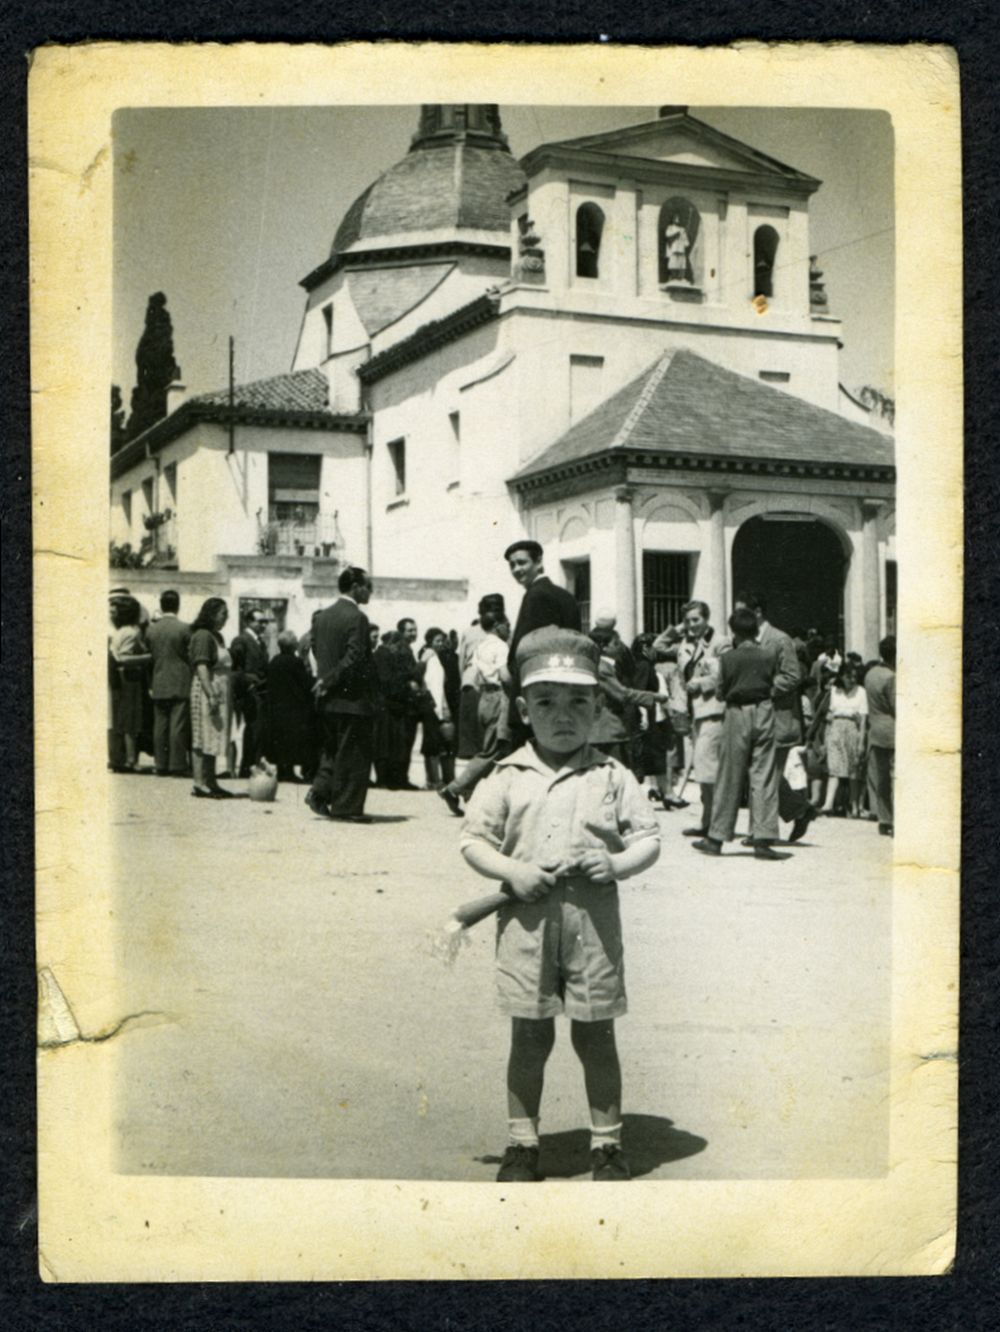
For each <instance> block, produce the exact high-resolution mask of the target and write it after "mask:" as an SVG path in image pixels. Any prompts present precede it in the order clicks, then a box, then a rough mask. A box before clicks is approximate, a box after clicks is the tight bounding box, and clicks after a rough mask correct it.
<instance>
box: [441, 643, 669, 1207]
mask: <svg viewBox="0 0 1000 1332" xmlns="http://www.w3.org/2000/svg"><path fill="white" fill-rule="evenodd" d="M599 656H600V653H599V649H598V647H597V645H596V644H595V643H593V642H592V641H591V640H590V639H588V638H587V637H585V636H584V635H583V634H580V633H577V632H576V631H574V630H569V629H557V628H546V629H536V630H534V631H533V632H531V633H529V634H526V635H525V637H524V638H523V639H522V640H521V642H520V643H519V645H518V649H517V654H516V661H517V667H518V678H519V680H520V694H519V696H518V698H517V708H518V712H519V713H520V716H521V718H522V720H523V721H524V722H526V723H527V722H530V724H531V728H532V731H533V738H532V739H531V740H529V741H528V743H527V744H525V745H524V746H522V747H521V748H520V749H518V750H517V751H515V752H514V753H513V754H510V755H508V756H507V757H506V758H502V759H500V760H499V762H498V763H497V765H496V770H495V771H494V773H493V774H492V775H491V776H490V777H489V778H488V779H486V780H485V781H483V782H482V783H481V784H480V785H479V786H478V787H477V788H476V791H475V794H474V795H473V797H472V800H471V801H470V803H469V805H468V807H467V810H466V819H465V825H464V827H463V830H462V842H461V846H462V853H463V855H464V856H465V859H466V860H467V861H468V863H469V864H470V865H471V866H472V867H473V869H475V870H477V871H478V872H479V873H480V874H482V875H484V876H485V877H486V878H489V879H499V880H502V881H503V883H504V884H505V887H506V891H507V892H508V893H509V895H510V904H509V905H508V906H505V907H503V908H502V909H501V912H500V915H499V918H498V925H497V951H496V964H497V989H498V998H499V1003H500V1008H501V1010H502V1011H503V1012H505V1013H507V1014H509V1016H510V1018H511V1047H510V1058H509V1062H508V1065H507V1111H508V1116H509V1138H508V1144H507V1149H506V1151H505V1152H504V1156H503V1160H502V1161H501V1164H500V1169H499V1172H498V1174H497V1180H498V1181H499V1182H501V1183H513V1182H525V1183H526V1182H533V1181H537V1180H540V1179H542V1178H543V1176H542V1175H541V1173H540V1171H539V1143H538V1116H539V1107H540V1105H541V1097H542V1083H543V1079H544V1072H545V1063H546V1060H547V1059H548V1056H549V1054H550V1052H551V1050H552V1046H553V1044H554V1042H555V1022H554V1019H555V1016H556V1015H557V1014H558V1013H565V1014H566V1016H567V1017H568V1018H569V1019H570V1022H571V1032H570V1034H571V1039H572V1042H573V1048H574V1049H575V1051H576V1053H577V1055H578V1056H579V1058H580V1061H581V1063H582V1064H583V1072H584V1081H585V1085H586V1091H587V1100H588V1102H589V1104H590V1118H591V1140H590V1141H591V1169H592V1174H593V1178H594V1179H596V1180H606V1181H616V1180H627V1179H629V1178H630V1171H629V1167H628V1163H627V1160H626V1158H625V1156H624V1154H623V1152H622V1147H621V1068H620V1066H619V1062H618V1052H617V1049H616V1046H615V1029H614V1022H615V1018H617V1017H620V1016H621V1015H622V1014H623V1013H624V1012H625V1011H626V999H625V978H624V959H623V950H622V942H621V923H620V920H619V913H618V891H617V884H616V880H618V879H622V878H627V877H629V876H630V875H633V874H638V873H641V871H643V870H644V869H647V868H648V867H649V866H650V865H652V864H653V863H654V862H655V861H656V859H657V856H658V855H659V851H660V845H659V832H658V829H657V824H656V820H655V816H654V814H653V813H652V810H651V807H650V805H649V802H648V801H647V800H645V799H644V798H643V796H642V793H641V792H640V790H639V786H638V784H637V782H636V780H635V778H634V777H633V776H632V774H631V773H630V772H628V770H627V769H626V768H624V767H623V766H622V764H620V763H619V762H617V760H615V759H613V758H610V757H609V756H608V755H606V754H602V753H601V752H599V751H598V750H596V749H593V748H592V747H591V745H590V744H589V737H590V733H591V730H592V728H593V725H594V720H595V718H596V716H597V712H598V708H599V707H600V693H599V689H598V663H599Z"/></svg>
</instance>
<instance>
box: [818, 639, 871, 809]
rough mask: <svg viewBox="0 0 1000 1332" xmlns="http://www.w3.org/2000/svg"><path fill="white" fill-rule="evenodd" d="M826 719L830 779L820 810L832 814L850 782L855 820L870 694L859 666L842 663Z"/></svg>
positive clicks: (850, 794) (831, 691)
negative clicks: (845, 786) (864, 685)
mask: <svg viewBox="0 0 1000 1332" xmlns="http://www.w3.org/2000/svg"><path fill="white" fill-rule="evenodd" d="M827 721H828V725H827V730H826V766H827V771H828V772H829V775H830V780H829V782H828V783H827V788H826V803H825V804H824V806H823V809H822V811H821V813H823V814H832V813H833V807H834V804H835V802H836V799H837V792H838V790H839V789H840V784H841V782H847V783H848V784H849V787H848V793H849V800H850V803H849V806H848V811H849V814H850V817H851V818H852V819H856V818H857V817H858V815H859V813H860V810H859V800H860V796H861V778H862V771H861V770H862V764H863V761H864V755H865V732H866V728H867V725H868V695H867V694H866V693H865V691H864V689H863V688H862V686H861V683H860V681H859V678H858V672H857V670H856V668H855V667H854V666H853V665H852V664H851V663H850V662H845V663H844V664H843V665H842V666H841V668H840V670H839V671H838V672H837V678H836V679H835V680H834V682H833V684H832V685H831V686H830V707H829V711H828V713H827Z"/></svg>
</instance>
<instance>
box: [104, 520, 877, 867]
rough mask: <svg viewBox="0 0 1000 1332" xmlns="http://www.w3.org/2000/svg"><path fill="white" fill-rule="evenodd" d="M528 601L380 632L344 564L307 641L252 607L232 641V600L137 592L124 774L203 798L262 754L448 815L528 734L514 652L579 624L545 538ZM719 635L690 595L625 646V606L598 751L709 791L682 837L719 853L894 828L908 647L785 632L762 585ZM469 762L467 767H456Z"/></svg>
mask: <svg viewBox="0 0 1000 1332" xmlns="http://www.w3.org/2000/svg"><path fill="white" fill-rule="evenodd" d="M505 556H506V560H507V563H508V566H509V569H510V572H511V574H512V576H513V578H514V579H515V581H516V582H517V583H519V584H520V586H521V587H522V588H523V591H524V596H523V598H522V601H521V605H520V607H519V610H518V614H517V616H516V619H515V620H514V622H513V623H512V622H511V620H510V619H509V618H508V615H507V612H506V604H505V597H504V594H503V593H500V592H496V593H491V594H489V595H486V596H484V597H482V598H481V599H480V602H479V605H478V612H479V613H478V615H477V616H476V618H475V619H474V620H473V622H472V624H471V625H468V626H466V627H465V628H464V629H463V631H462V633H461V634H459V633H458V632H456V630H455V629H454V628H451V629H449V630H444V629H442V628H439V627H437V626H431V627H428V628H426V629H424V630H423V633H422V634H421V631H420V628H419V626H418V625H417V623H416V621H415V620H414V619H413V618H411V617H404V618H403V619H400V620H399V621H398V622H397V623H396V625H395V627H394V628H390V629H385V630H383V629H381V627H380V626H378V625H375V624H371V623H370V622H369V620H368V617H367V615H366V614H365V612H364V610H363V607H364V606H365V605H367V603H368V600H369V598H370V596H371V586H372V585H371V579H370V578H369V576H368V574H367V573H366V571H364V570H361V569H357V568H348V569H345V570H344V572H343V573H342V575H341V577H340V585H339V593H340V595H339V596H338V598H337V600H336V601H334V602H333V603H332V605H330V606H329V607H327V608H325V609H324V610H321V611H317V612H316V613H315V614H314V615H313V618H312V623H311V626H310V628H309V630H308V631H307V632H306V633H305V634H303V635H302V636H301V637H297V636H296V635H295V634H294V633H292V632H291V631H290V630H283V631H281V632H275V629H274V625H273V622H272V620H271V619H270V617H269V616H268V615H267V613H266V612H265V611H263V610H260V609H253V610H251V611H249V613H248V614H247V615H246V617H245V620H244V623H243V625H242V626H241V627H240V630H239V632H238V633H236V634H235V636H233V637H231V638H230V639H229V641H228V646H227V641H226V636H225V633H224V630H225V627H226V625H227V622H228V611H227V607H226V603H225V602H224V601H223V600H222V599H221V598H218V597H210V598H208V599H207V600H206V601H205V602H204V603H203V604H202V606H201V608H200V610H199V611H198V613H197V615H196V617H195V618H194V620H193V621H191V622H190V623H188V622H186V621H184V620H183V619H181V617H180V613H179V612H180V598H179V595H178V593H177V592H176V591H166V592H164V593H162V595H161V596H160V604H159V607H158V609H157V610H155V611H154V613H153V614H152V616H150V615H149V614H148V613H147V612H146V610H145V608H144V607H142V606H141V605H140V603H139V602H138V600H137V599H136V598H135V597H133V596H132V595H131V594H130V593H129V591H128V589H127V588H124V587H119V588H115V589H114V590H113V591H112V593H111V598H110V617H111V631H110V636H109V658H108V661H109V674H108V682H109V696H110V729H109V766H110V767H111V768H112V769H113V770H114V771H134V770H135V769H136V768H137V766H138V764H139V761H140V753H141V752H143V751H146V752H148V753H149V754H150V755H151V756H152V759H153V770H154V772H155V773H156V774H157V775H159V776H181V777H190V778H191V779H192V795H193V796H195V797H197V798H200V799H208V798H212V799H224V798H226V797H227V796H230V795H232V794H233V792H232V791H231V790H230V789H229V788H227V787H225V786H223V785H221V784H220V782H219V780H218V779H219V776H220V775H221V776H225V775H228V776H229V777H230V778H240V777H247V776H248V775H249V773H250V771H251V769H252V768H253V766H254V764H256V763H258V762H259V761H260V760H262V759H266V760H268V761H269V762H270V763H272V764H273V765H274V766H275V768H276V770H277V774H278V777H279V779H280V780H282V781H298V782H303V783H307V784H309V791H308V793H307V796H306V803H307V805H308V806H309V808H310V809H311V810H312V811H313V812H314V813H315V814H318V815H320V816H322V817H325V818H332V819H343V820H348V821H352V822H366V821H368V816H367V815H366V814H365V811H364V807H365V799H366V795H367V792H368V790H369V789H370V788H372V787H381V788H383V789H387V790H391V791H398V790H404V791H406V790H416V789H418V783H416V782H414V781H413V780H412V776H413V761H414V758H415V756H416V755H417V754H419V757H420V759H422V766H423V779H424V781H423V787H424V789H426V790H432V791H436V792H438V794H439V795H440V796H441V798H442V799H443V800H444V802H445V803H446V804H447V806H448V808H449V809H450V810H451V811H452V813H454V814H455V815H461V814H462V813H463V806H464V803H465V802H466V801H467V800H468V799H469V798H470V796H471V795H472V793H473V791H474V790H475V788H476V786H477V785H478V784H479V783H480V782H481V781H482V780H483V778H484V777H485V776H487V775H488V774H489V773H490V772H492V771H493V769H494V767H495V766H496V764H497V762H498V761H499V760H500V759H502V758H503V757H504V755H506V754H508V753H510V752H511V751H512V750H513V749H515V748H517V747H518V746H519V745H520V744H523V742H524V740H525V739H526V738H527V736H528V734H530V732H529V731H528V730H527V728H526V726H525V723H524V722H523V721H522V719H521V717H520V715H519V713H518V709H517V705H516V698H517V692H518V685H517V666H516V653H517V648H518V645H519V643H520V642H521V640H522V639H523V638H524V636H525V635H526V634H527V633H530V632H531V631H532V630H535V629H539V628H543V627H556V628H565V629H571V630H577V631H578V630H579V629H580V614H579V608H578V606H577V603H576V602H575V600H574V599H573V597H572V596H571V595H570V594H569V593H568V592H566V591H565V590H564V589H562V588H560V587H558V586H556V585H555V584H554V583H552V582H551V580H550V579H549V578H548V577H547V576H546V574H545V570H544V553H543V551H542V548H541V546H540V545H538V543H537V542H533V541H530V540H524V541H519V542H515V543H514V545H513V546H511V547H509V548H508V550H507V551H506V552H505ZM726 628H727V630H728V632H721V631H720V630H718V629H717V628H716V627H715V626H714V625H713V624H712V623H711V611H710V608H709V607H708V606H707V605H706V604H705V603H704V602H702V601H691V602H689V603H688V604H687V605H686V606H685V607H684V608H683V612H682V616H681V619H680V622H679V623H678V624H677V625H671V626H669V627H668V628H666V629H665V630H664V631H662V632H661V633H659V634H654V633H650V632H645V633H641V634H639V635H638V637H636V638H635V640H634V641H633V642H632V643H630V644H628V643H625V642H623V641H622V639H621V637H620V636H619V634H618V632H617V628H616V617H615V615H614V613H613V611H611V610H608V611H604V612H600V613H598V615H597V616H596V619H595V623H594V625H593V627H592V628H591V629H590V631H589V638H590V639H591V641H592V642H593V643H595V644H596V645H597V648H598V650H599V687H600V694H601V707H600V708H599V709H598V711H597V716H596V719H595V722H594V728H593V734H592V736H591V743H592V744H593V745H594V746H595V747H596V748H597V749H599V750H601V751H602V752H604V753H606V754H609V755H611V756H612V757H614V758H616V759H618V760H619V761H620V762H621V763H623V764H624V765H625V766H626V767H627V768H628V769H630V771H631V772H632V773H633V774H634V775H635V777H636V778H637V779H638V781H639V783H640V785H641V786H643V787H644V788H645V790H646V792H647V795H648V798H649V799H650V801H651V802H653V803H654V805H655V806H656V807H657V808H659V809H661V810H663V811H664V812H667V813H671V812H673V811H675V810H681V809H684V808H687V807H688V806H689V804H691V802H692V793H693V792H697V794H698V796H699V797H700V806H701V816H700V819H698V821H697V822H695V823H693V824H692V826H690V827H686V828H685V829H684V830H683V831H684V833H685V835H687V836H690V837H692V838H693V839H695V840H694V845H695V847H696V848H697V849H698V850H700V851H702V852H704V853H705V854H710V855H711V854H718V853H720V851H721V847H722V845H723V844H724V843H725V842H727V841H729V840H731V839H732V837H733V831H734V828H735V822H736V818H737V814H738V811H739V809H740V808H741V807H742V806H744V805H747V806H748V807H749V810H750V832H749V835H748V837H747V838H746V839H745V840H746V842H747V844H749V845H752V846H753V848H754V851H755V854H757V855H758V856H760V857H761V858H763V859H769V858H772V857H774V856H775V855H776V854H777V853H775V852H774V851H773V844H774V843H775V842H776V841H778V840H780V825H781V824H782V823H785V824H787V825H790V827H789V829H788V833H787V838H786V840H787V841H788V842H790V843H794V842H796V841H798V840H799V839H800V838H801V837H802V836H803V835H804V833H805V831H806V829H807V828H808V826H809V824H810V823H811V822H812V820H813V819H815V818H817V817H820V816H826V817H848V818H866V819H871V820H872V821H874V822H877V823H878V826H879V831H880V832H882V833H883V834H886V835H888V834H891V832H892V830H893V812H892V784H893V755H894V745H895V738H894V717H895V674H894V671H895V640H894V639H893V638H891V637H889V638H886V639H885V640H883V642H882V643H881V644H880V656H879V659H878V660H875V661H868V662H865V661H864V660H863V659H862V657H861V656H860V655H859V654H858V653H856V652H851V651H847V652H841V651H840V650H839V648H838V645H837V643H836V642H835V641H834V640H833V639H832V638H830V637H824V636H823V635H822V634H820V633H818V632H817V631H816V630H798V631H795V632H793V633H792V634H786V633H784V632H782V631H781V630H779V629H777V628H775V627H774V626H773V625H771V624H770V623H769V622H768V620H767V613H766V606H765V603H764V601H763V599H762V598H761V597H760V596H757V595H754V594H741V595H739V596H738V597H737V599H736V601H735V606H734V611H733V615H732V616H731V617H730V619H729V621H728V624H727V626H726ZM457 760H460V761H462V762H461V763H460V764H457V762H456V761H457Z"/></svg>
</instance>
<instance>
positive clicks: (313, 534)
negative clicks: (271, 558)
mask: <svg viewBox="0 0 1000 1332" xmlns="http://www.w3.org/2000/svg"><path fill="white" fill-rule="evenodd" d="M257 527H258V533H257V549H258V552H259V553H260V554H261V555H298V556H306V557H309V558H312V559H336V558H337V556H338V555H339V554H340V552H341V551H342V550H343V548H344V538H343V536H342V534H341V531H340V526H339V524H338V522H337V515H336V514H335V513H332V514H324V513H317V514H309V513H308V512H304V513H302V514H299V515H295V516H291V517H287V516H286V517H280V518H270V519H268V520H267V521H266V522H265V521H262V520H261V521H258V525H257Z"/></svg>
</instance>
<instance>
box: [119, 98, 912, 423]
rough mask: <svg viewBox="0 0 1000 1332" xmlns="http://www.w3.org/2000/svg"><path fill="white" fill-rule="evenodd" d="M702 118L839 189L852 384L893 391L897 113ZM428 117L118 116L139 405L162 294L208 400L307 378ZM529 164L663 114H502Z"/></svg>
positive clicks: (125, 314) (611, 110)
mask: <svg viewBox="0 0 1000 1332" xmlns="http://www.w3.org/2000/svg"><path fill="white" fill-rule="evenodd" d="M691 113H692V114H693V115H695V116H696V117H697V118H698V119H701V120H704V121H705V122H706V123H708V124H710V125H713V126H715V127H716V128H717V129H720V130H722V131H723V132H725V133H726V134H730V135H732V136H733V137H734V138H737V139H741V140H742V141H744V142H745V143H748V144H750V145H751V146H753V147H754V148H757V149H759V150H760V151H762V152H765V153H767V154H769V155H770V156H772V157H776V158H778V159H779V160H781V161H783V162H786V163H788V164H789V165H790V166H793V167H796V168H798V169H799V170H800V171H805V172H807V173H808V174H810V175H812V176H816V177H818V178H819V179H820V180H822V181H823V185H822V187H821V188H820V190H819V191H818V192H817V193H816V194H815V195H813V197H812V201H811V206H810V219H811V221H810V227H811V242H812V243H811V247H810V248H811V249H812V250H813V251H814V252H815V253H816V254H817V255H818V256H819V260H818V262H819V266H820V268H822V269H823V272H824V282H825V284H826V289H827V294H828V296H829V301H830V304H829V311H830V313H831V314H833V315H836V316H838V317H839V318H841V319H842V320H843V333H842V337H843V341H844V344H845V345H844V350H843V351H842V352H841V363H840V378H841V381H842V382H843V383H844V384H845V385H847V386H848V387H849V388H858V387H860V386H861V385H862V384H872V385H874V386H876V387H878V388H880V389H882V390H883V391H884V392H888V393H890V394H891V393H892V391H893V306H894V286H893V270H894V238H893V230H892V229H893V224H894V210H893V182H892V172H893V139H892V127H891V123H890V119H889V116H888V115H887V114H885V113H882V112H870V111H838V110H832V111H831V110H801V109H792V110H782V109H765V110H762V109H753V108H751V109H746V108H732V107H726V108H722V109H720V108H707V107H692V108H691ZM418 114H419V110H418V108H417V107H414V106H382V107H363V108H355V107H310V108H302V107H290V108H258V107H247V108H242V107H234V108H225V107H223V108H210V109H193V110H183V109H181V110H178V109H176V108H164V109H162V110H156V109H149V110H146V109H143V110H130V109H127V108H126V109H123V110H121V111H119V112H117V113H116V116H115V123H114V145H115V218H114V247H115V250H114V258H115V265H114V346H113V348H112V376H111V377H112V381H113V382H114V383H117V384H118V385H119V386H120V387H121V389H122V394H123V397H124V400H125V404H126V407H127V406H128V402H129V397H130V395H131V391H132V386H133V384H134V382H135V361H134V357H135V346H136V343H137V342H138V340H139V337H140V335H141V333H142V328H143V321H144V316H145V310H146V300H147V298H148V296H149V295H150V293H152V292H154V291H164V292H166V295H167V308H168V309H169V311H170V313H171V316H172V319H173V326H174V353H175V356H176V359H177V361H178V362H179V363H180V365H181V369H182V372H183V380H184V383H185V384H186V385H187V386H188V388H189V390H190V391H191V392H192V393H202V392H206V391H209V390H211V389H217V388H221V387H223V386H224V385H225V383H226V380H227V375H228V338H229V335H230V334H232V335H233V336H234V337H235V339H236V378H237V382H246V381H247V380H251V379H260V378H263V377H264V376H267V375H272V374H280V373H282V372H284V371H287V370H289V369H290V368H291V362H292V356H293V353H294V351H295V344H296V340H297V337H298V331H299V325H300V323H301V319H302V313H303V309H304V306H305V292H304V291H303V290H302V288H301V287H300V286H299V285H298V283H299V279H300V278H302V277H304V276H305V275H306V274H307V273H308V272H310V271H311V270H312V269H313V268H315V267H316V266H317V264H319V263H321V262H322V261H323V259H325V258H326V256H327V255H328V253H329V250H330V245H331V243H332V240H333V235H334V232H335V231H336V228H337V225H338V223H339V222H340V219H341V218H342V217H343V215H344V213H345V212H346V210H347V208H348V207H349V206H350V204H351V203H352V201H353V200H354V199H355V198H356V197H357V196H358V195H359V194H360V193H361V191H362V190H364V189H365V188H366V187H367V186H368V185H369V184H370V183H371V182H372V181H373V180H374V179H375V178H376V177H377V176H378V175H379V174H380V173H381V172H383V171H384V170H386V169H387V168H388V167H390V166H392V165H393V163H395V162H397V161H399V159H400V158H401V157H402V156H403V155H404V154H405V152H406V150H407V148H408V147H409V143H410V137H411V135H412V134H413V132H414V130H415V129H416V125H417V119H418ZM500 114H501V118H502V120H503V126H504V130H505V132H506V133H507V136H508V138H509V140H510V145H511V149H512V151H513V152H514V154H515V156H517V157H521V156H523V155H524V154H525V153H527V152H528V151H529V150H530V149H531V148H533V147H535V146H536V144H538V143H542V142H545V141H547V140H553V139H564V138H572V137H575V136H577V135H583V134H592V133H597V132H598V131H601V130H608V129H615V128H619V127H621V126H623V125H629V124H637V123H640V122H643V121H648V120H652V119H655V117H656V114H657V108H655V107H559V108H556V107H551V106H546V107H531V106H501V108H500Z"/></svg>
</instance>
